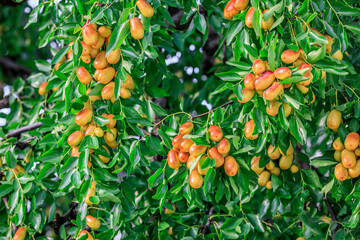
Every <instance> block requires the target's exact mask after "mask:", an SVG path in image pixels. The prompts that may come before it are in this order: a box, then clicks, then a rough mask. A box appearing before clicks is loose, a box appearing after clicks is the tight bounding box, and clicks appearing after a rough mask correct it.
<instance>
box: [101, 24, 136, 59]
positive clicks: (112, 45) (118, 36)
mask: <svg viewBox="0 0 360 240" xmlns="http://www.w3.org/2000/svg"><path fill="white" fill-rule="evenodd" d="M129 31H130V22H129V21H127V22H125V23H124V24H121V25H120V26H118V27H116V28H115V29H114V31H113V32H112V34H111V37H110V40H109V45H108V47H107V49H106V56H108V55H109V54H110V52H112V51H113V50H115V49H118V48H120V47H121V45H122V43H123V42H124V40H125V38H126V36H127V35H128V34H129Z"/></svg>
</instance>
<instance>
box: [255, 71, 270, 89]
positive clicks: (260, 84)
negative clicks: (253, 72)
mask: <svg viewBox="0 0 360 240" xmlns="http://www.w3.org/2000/svg"><path fill="white" fill-rule="evenodd" d="M274 81H275V76H274V73H273V72H272V71H270V70H269V71H266V72H264V73H263V74H261V75H260V76H259V77H258V78H256V79H255V83H254V86H255V89H256V90H265V89H267V88H268V87H270V85H271V84H272V83H273V82H274Z"/></svg>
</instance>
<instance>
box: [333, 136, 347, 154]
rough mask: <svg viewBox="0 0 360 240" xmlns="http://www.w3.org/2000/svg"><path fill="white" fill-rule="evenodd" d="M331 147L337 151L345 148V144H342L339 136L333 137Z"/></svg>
mask: <svg viewBox="0 0 360 240" xmlns="http://www.w3.org/2000/svg"><path fill="white" fill-rule="evenodd" d="M333 148H334V149H335V150H337V151H342V150H344V149H345V146H344V145H343V144H342V142H341V140H340V137H338V138H337V139H335V141H334V142H333Z"/></svg>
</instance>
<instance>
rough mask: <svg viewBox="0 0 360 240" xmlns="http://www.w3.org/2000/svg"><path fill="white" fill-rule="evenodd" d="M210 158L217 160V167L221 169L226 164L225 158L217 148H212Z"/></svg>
mask: <svg viewBox="0 0 360 240" xmlns="http://www.w3.org/2000/svg"><path fill="white" fill-rule="evenodd" d="M208 155H209V158H211V159H215V167H220V166H222V165H223V164H224V161H225V159H224V157H223V156H222V155H221V154H220V153H219V151H218V150H217V149H216V147H211V148H210V149H209V151H208Z"/></svg>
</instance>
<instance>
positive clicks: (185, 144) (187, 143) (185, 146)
mask: <svg viewBox="0 0 360 240" xmlns="http://www.w3.org/2000/svg"><path fill="white" fill-rule="evenodd" d="M193 144H194V141H193V140H191V139H190V138H186V139H183V140H182V141H181V143H180V151H182V152H189V150H190V147H191V146H192V145H193Z"/></svg>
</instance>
